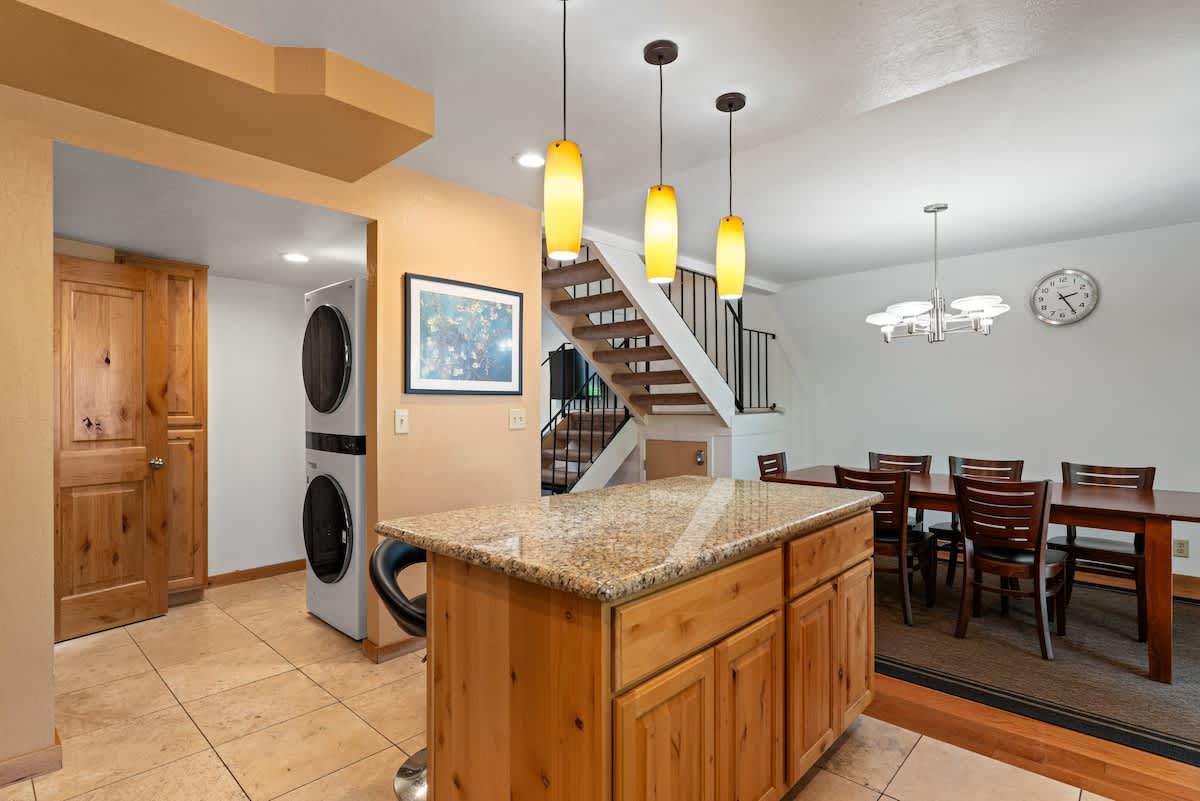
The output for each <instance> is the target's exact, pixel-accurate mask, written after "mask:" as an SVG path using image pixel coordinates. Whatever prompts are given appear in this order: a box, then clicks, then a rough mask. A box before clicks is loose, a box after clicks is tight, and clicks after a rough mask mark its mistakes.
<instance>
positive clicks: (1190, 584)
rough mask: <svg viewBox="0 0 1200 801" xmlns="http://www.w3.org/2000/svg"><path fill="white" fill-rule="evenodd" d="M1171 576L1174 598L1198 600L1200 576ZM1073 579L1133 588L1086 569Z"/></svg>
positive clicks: (1105, 585) (1124, 581)
mask: <svg viewBox="0 0 1200 801" xmlns="http://www.w3.org/2000/svg"><path fill="white" fill-rule="evenodd" d="M938 559H939V561H942V562H949V559H947V558H946V557H945V556H939V557H938ZM958 563H959V564H960V565H961V564H962V557H961V556H960V557H959V558H958ZM1171 578H1172V580H1173V590H1174V595H1175V597H1176V598H1179V599H1180V600H1184V601H1200V576H1185V575H1182V574H1179V573H1176V574H1175V575H1174V576H1172V577H1171ZM1075 580H1076V581H1078V582H1080V583H1081V584H1098V585H1100V586H1101V587H1117V588H1118V589H1122V590H1133V582H1132V581H1130V580H1129V579H1122V578H1116V577H1114V576H1100V575H1097V574H1095V573H1089V572H1087V571H1086V570H1080V571H1079V572H1077V573H1076V574H1075Z"/></svg>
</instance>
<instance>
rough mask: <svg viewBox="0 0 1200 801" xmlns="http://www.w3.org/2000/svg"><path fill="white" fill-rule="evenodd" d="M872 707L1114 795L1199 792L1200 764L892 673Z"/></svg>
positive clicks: (881, 682)
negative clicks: (976, 700) (1039, 719)
mask: <svg viewBox="0 0 1200 801" xmlns="http://www.w3.org/2000/svg"><path fill="white" fill-rule="evenodd" d="M867 714H868V715H870V716H872V717H874V718H878V719H880V720H884V721H887V722H889V723H892V724H894V725H896V726H901V727H903V728H906V729H910V730H912V731H915V732H918V733H920V734H923V735H926V736H929V737H934V738H936V739H938V740H942V741H944V742H947V743H951V744H953V745H957V746H959V747H961V748H965V749H968V750H970V751H974V752H976V753H979V754H982V755H984V756H988V757H991V758H993V759H997V760H1000V761H1002V762H1007V763H1008V764H1010V765H1015V766H1017V767H1020V768H1024V769H1026V770H1029V771H1033V772H1035V773H1040V774H1042V775H1044V776H1048V777H1050V778H1053V779H1057V780H1059V781H1062V782H1066V783H1068V784H1072V785H1075V786H1076V787H1082V788H1083V789H1084V790H1088V791H1090V792H1093V793H1097V794H1099V795H1103V796H1107V797H1109V798H1112V799H1114V801H1194V800H1195V799H1196V798H1200V768H1195V767H1192V766H1191V765H1185V764H1183V763H1181V762H1173V761H1171V760H1169V759H1164V758H1162V757H1158V756H1154V755H1152V754H1147V753H1145V752H1142V751H1138V750H1135V749H1132V748H1127V747H1125V746H1122V745H1117V744H1115V743H1110V742H1108V741H1107V740H1099V739H1096V738H1095V737H1088V736H1087V735H1084V734H1079V733H1077V732H1073V731H1070V730H1068V729H1063V728H1059V727H1058V726H1052V725H1050V724H1048V723H1042V722H1040V721H1036V720H1031V719H1029V718H1025V717H1021V716H1020V715H1014V714H1012V713H1011V712H1005V711H1002V710H999V709H995V708H993V707H989V706H984V705H983V704H977V703H975V702H973V701H967V700H965V699H962V698H957V697H955V696H952V695H947V694H945V693H940V692H938V691H936V690H930V689H927V688H925V687H919V686H917V685H915V684H909V683H907V682H903V681H900V680H898V679H893V678H890V677H887V676H882V675H879V674H876V676H875V701H874V703H872V704H871V706H870V707H869V708H868V709H867Z"/></svg>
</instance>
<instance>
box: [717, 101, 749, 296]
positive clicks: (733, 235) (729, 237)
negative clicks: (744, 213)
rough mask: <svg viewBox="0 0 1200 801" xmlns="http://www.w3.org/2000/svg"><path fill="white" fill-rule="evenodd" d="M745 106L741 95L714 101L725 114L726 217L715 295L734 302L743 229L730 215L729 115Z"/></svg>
mask: <svg viewBox="0 0 1200 801" xmlns="http://www.w3.org/2000/svg"><path fill="white" fill-rule="evenodd" d="M745 107H746V96H745V95H744V94H742V93H741V92H729V93H727V94H723V95H721V96H720V97H718V98H717V111H721V112H724V113H726V114H728V115H729V216H727V217H722V218H721V224H720V226H718V228H717V295H718V296H720V298H721V299H722V300H737V299H738V298H740V297H741V296H742V290H743V289H744V288H745V284H746V226H745V224H744V223H743V222H742V218H741V217H735V216H733V112H735V111H741V110H742V109H744V108H745Z"/></svg>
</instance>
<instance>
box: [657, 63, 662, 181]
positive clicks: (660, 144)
mask: <svg viewBox="0 0 1200 801" xmlns="http://www.w3.org/2000/svg"><path fill="white" fill-rule="evenodd" d="M662 68H663V62H662V56H661V55H660V56H659V57H658V185H659V186H662V182H663V73H662Z"/></svg>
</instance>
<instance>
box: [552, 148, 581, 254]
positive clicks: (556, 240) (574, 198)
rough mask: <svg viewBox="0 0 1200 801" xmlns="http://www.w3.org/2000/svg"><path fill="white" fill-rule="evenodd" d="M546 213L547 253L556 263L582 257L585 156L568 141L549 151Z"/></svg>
mask: <svg viewBox="0 0 1200 801" xmlns="http://www.w3.org/2000/svg"><path fill="white" fill-rule="evenodd" d="M542 201H543V209H542V211H543V214H544V215H545V224H546V253H547V254H548V255H549V256H550V258H552V259H555V260H557V261H566V260H570V259H575V258H578V257H579V245H580V240H581V239H582V238H583V157H582V156H581V155H580V154H579V145H577V144H575V143H574V142H571V141H569V140H566V139H560V140H558V141H557V142H551V143H550V146H549V147H547V148H546V172H545V184H544V195H543V198H542Z"/></svg>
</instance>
